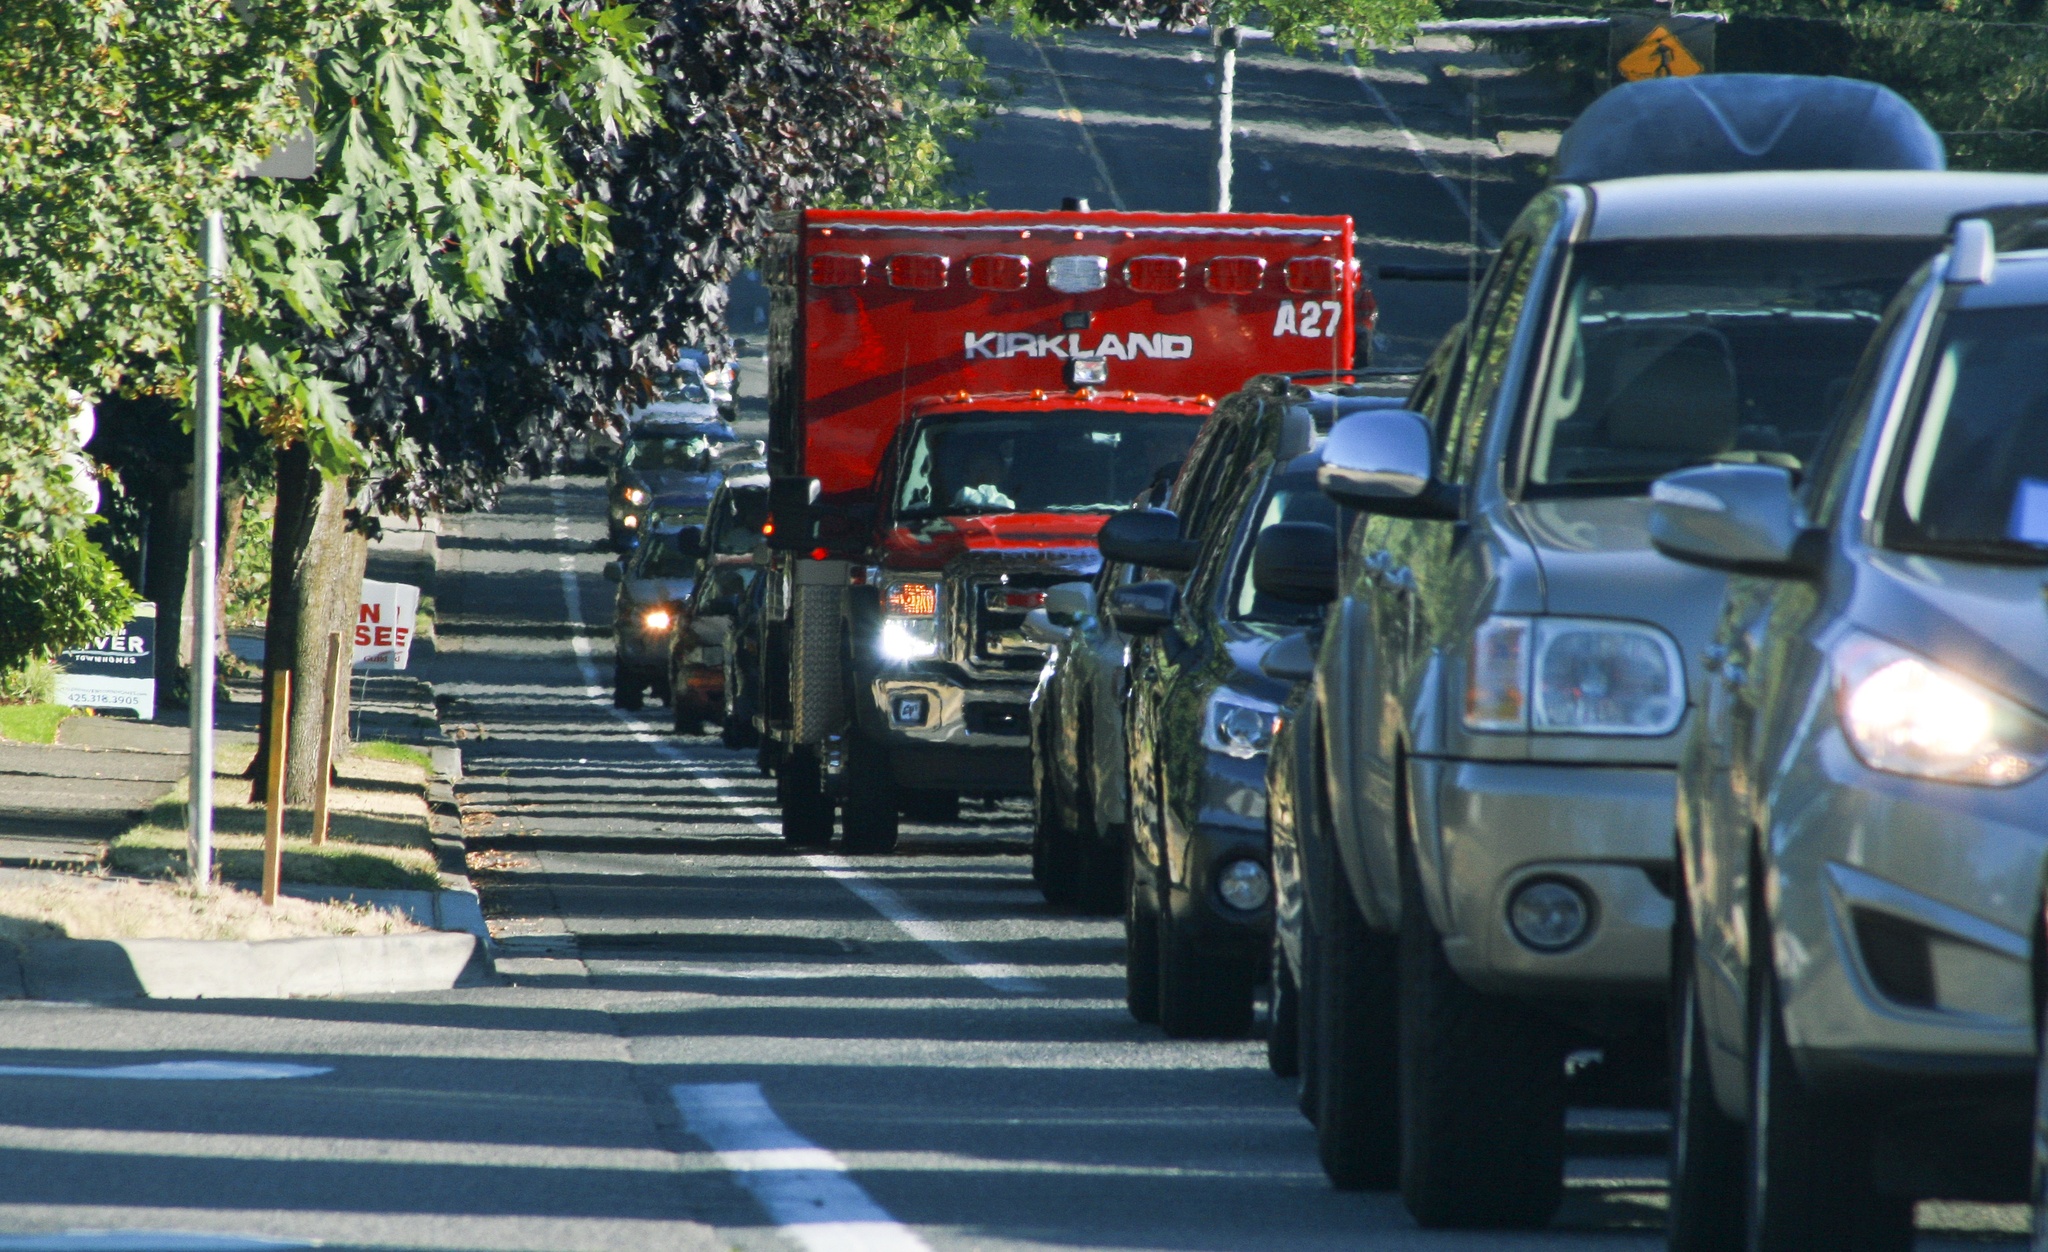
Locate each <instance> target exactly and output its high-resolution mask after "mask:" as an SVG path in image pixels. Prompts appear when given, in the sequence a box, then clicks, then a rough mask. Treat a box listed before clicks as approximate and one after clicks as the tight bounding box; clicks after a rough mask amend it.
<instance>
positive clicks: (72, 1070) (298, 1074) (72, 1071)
mask: <svg viewBox="0 0 2048 1252" xmlns="http://www.w3.org/2000/svg"><path fill="white" fill-rule="evenodd" d="M333 1072H334V1070H333V1067H332V1066H328V1065H283V1064H275V1063H271V1062H266V1061H159V1062H157V1063H156V1064H154V1065H105V1066H98V1067H93V1068H80V1067H76V1066H62V1065H0V1078H113V1079H120V1080H125V1081H151V1080H154V1081H158V1082H250V1081H266V1080H269V1079H275V1078H314V1077H317V1076H319V1075H321V1074H330V1073H333ZM6 1246H7V1245H6V1244H0V1247H6Z"/></svg>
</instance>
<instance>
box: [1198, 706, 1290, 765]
mask: <svg viewBox="0 0 2048 1252" xmlns="http://www.w3.org/2000/svg"><path fill="white" fill-rule="evenodd" d="M1279 712H1280V708H1279V706H1278V705H1274V704H1268V703H1267V702H1266V701H1264V700H1255V699H1253V698H1252V697H1250V696H1247V695H1241V694H1239V693H1237V692H1235V691H1228V690H1223V691H1218V692H1217V693H1216V694H1215V695H1212V696H1210V697H1209V707H1208V709H1207V711H1205V712H1204V713H1203V715H1202V746H1203V747H1205V748H1207V749H1209V750H1210V751H1211V752H1221V753H1222V754H1223V755H1225V756H1234V757H1239V758H1250V757H1254V756H1260V755H1263V754H1264V753H1265V752H1266V750H1267V749H1268V748H1271V747H1272V746H1273V718H1274V717H1275V716H1277V715H1278V714H1279Z"/></svg>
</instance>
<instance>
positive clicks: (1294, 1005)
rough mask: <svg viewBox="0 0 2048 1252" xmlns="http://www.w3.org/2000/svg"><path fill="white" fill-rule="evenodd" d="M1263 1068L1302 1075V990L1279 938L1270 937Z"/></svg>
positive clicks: (1291, 1075)
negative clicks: (1271, 961) (1270, 969)
mask: <svg viewBox="0 0 2048 1252" xmlns="http://www.w3.org/2000/svg"><path fill="white" fill-rule="evenodd" d="M1266 1068H1267V1069H1270V1070H1272V1071H1273V1076H1274V1077H1275V1078H1297V1077H1299V1076H1300V1075H1301V992H1300V991H1299V990H1297V989H1296V988H1295V985H1294V971H1293V970H1292V969H1290V968H1289V967H1288V965H1287V954H1286V953H1285V952H1283V951H1282V950H1281V948H1280V941H1279V940H1277V939H1275V940H1274V941H1273V973H1272V977H1271V981H1270V982H1269V984H1268V989H1267V991H1266Z"/></svg>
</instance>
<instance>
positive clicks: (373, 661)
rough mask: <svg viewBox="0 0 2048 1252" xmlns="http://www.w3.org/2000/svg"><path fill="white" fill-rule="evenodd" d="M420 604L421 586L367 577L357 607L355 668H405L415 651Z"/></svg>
mask: <svg viewBox="0 0 2048 1252" xmlns="http://www.w3.org/2000/svg"><path fill="white" fill-rule="evenodd" d="M419 607H420V589H419V588H418V587H415V586H413V585H412V584H411V583H380V582H373V581H371V580H370V579H367V578H366V579H364V580H363V596H362V607H360V608H358V609H357V610H356V650H355V665H356V668H357V669H362V670H400V669H404V668H405V662H406V658H407V657H408V656H410V655H411V654H412V631H413V622H414V620H415V619H416V618H417V616H418V615H419Z"/></svg>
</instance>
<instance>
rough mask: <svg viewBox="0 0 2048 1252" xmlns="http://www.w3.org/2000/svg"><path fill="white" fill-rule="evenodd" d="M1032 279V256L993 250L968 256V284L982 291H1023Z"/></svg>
mask: <svg viewBox="0 0 2048 1252" xmlns="http://www.w3.org/2000/svg"><path fill="white" fill-rule="evenodd" d="M1030 281H1031V258H1030V257H1024V256H1011V255H1009V254H1008V253H1003V252H991V253H988V254H986V255H984V256H971V257H968V258H967V285H968V286H970V287H977V288H979V289H981V290H982V291H1022V290H1024V285H1025V284H1026V283H1028V282H1030Z"/></svg>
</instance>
